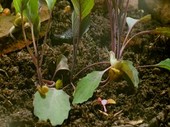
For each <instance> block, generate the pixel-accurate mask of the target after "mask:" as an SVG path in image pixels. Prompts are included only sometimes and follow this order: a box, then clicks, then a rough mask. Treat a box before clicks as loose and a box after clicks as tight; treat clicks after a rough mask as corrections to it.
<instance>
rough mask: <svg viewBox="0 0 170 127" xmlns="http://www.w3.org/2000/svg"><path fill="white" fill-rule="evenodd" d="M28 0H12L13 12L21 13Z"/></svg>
mask: <svg viewBox="0 0 170 127" xmlns="http://www.w3.org/2000/svg"><path fill="white" fill-rule="evenodd" d="M28 1H29V0H13V5H14V7H15V11H16V12H19V13H21V11H23V10H24V9H25V8H26V6H27V3H28Z"/></svg>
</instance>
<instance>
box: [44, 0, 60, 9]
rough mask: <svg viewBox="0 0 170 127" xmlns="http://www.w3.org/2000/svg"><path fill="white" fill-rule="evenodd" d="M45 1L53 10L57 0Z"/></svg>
mask: <svg viewBox="0 0 170 127" xmlns="http://www.w3.org/2000/svg"><path fill="white" fill-rule="evenodd" d="M45 1H46V3H47V6H48V9H49V10H50V12H52V10H53V8H54V5H55V3H56V1H57V0H45Z"/></svg>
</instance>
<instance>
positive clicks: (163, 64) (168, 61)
mask: <svg viewBox="0 0 170 127" xmlns="http://www.w3.org/2000/svg"><path fill="white" fill-rule="evenodd" d="M156 65H157V66H158V67H160V68H164V69H167V70H169V71H170V59H169V58H167V59H166V60H163V61H161V62H160V63H158V64H156Z"/></svg>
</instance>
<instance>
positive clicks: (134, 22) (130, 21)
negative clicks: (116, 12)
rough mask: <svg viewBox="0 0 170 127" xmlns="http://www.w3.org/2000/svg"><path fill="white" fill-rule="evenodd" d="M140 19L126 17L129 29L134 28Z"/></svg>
mask: <svg viewBox="0 0 170 127" xmlns="http://www.w3.org/2000/svg"><path fill="white" fill-rule="evenodd" d="M138 21H139V20H138V19H133V18H131V17H127V18H126V22H127V25H128V28H129V29H132V28H133V26H134V25H135V24H136V23H137V22H138Z"/></svg>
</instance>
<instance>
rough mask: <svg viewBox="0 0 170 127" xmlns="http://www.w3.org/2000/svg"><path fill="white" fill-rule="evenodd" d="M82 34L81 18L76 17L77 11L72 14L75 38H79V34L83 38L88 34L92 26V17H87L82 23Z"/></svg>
mask: <svg viewBox="0 0 170 127" xmlns="http://www.w3.org/2000/svg"><path fill="white" fill-rule="evenodd" d="M80 22H81V23H80V32H79V31H78V30H79V25H78V24H79V17H78V16H77V15H76V13H75V11H73V13H72V32H73V36H77V35H78V32H79V34H80V35H79V36H80V37H81V36H82V35H83V34H84V33H86V32H87V30H88V28H89V26H90V15H87V16H86V17H85V18H84V19H83V20H82V21H80Z"/></svg>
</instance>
